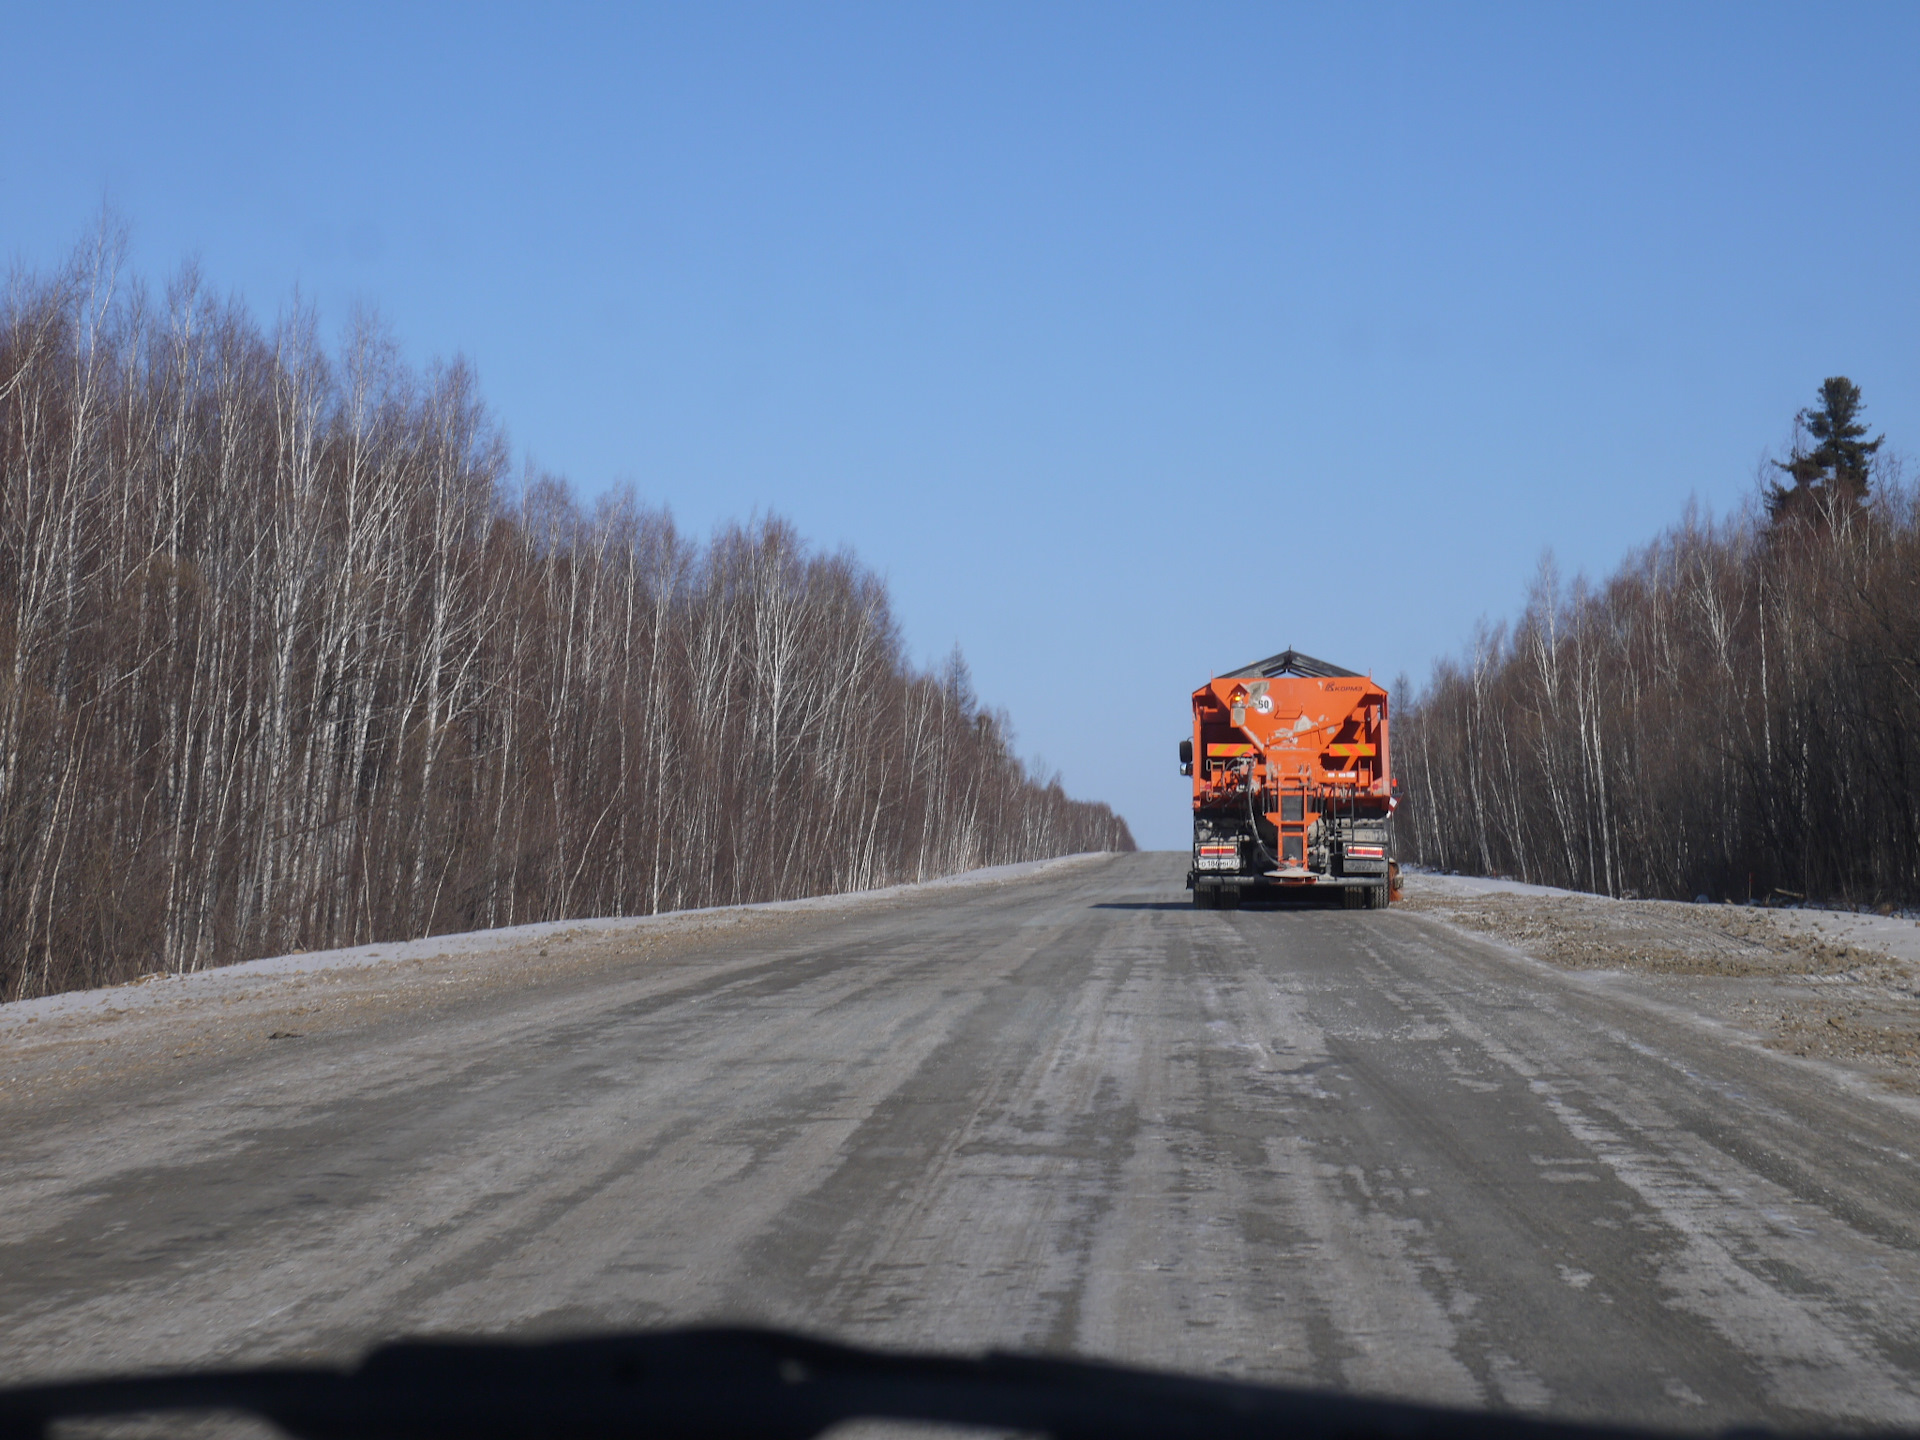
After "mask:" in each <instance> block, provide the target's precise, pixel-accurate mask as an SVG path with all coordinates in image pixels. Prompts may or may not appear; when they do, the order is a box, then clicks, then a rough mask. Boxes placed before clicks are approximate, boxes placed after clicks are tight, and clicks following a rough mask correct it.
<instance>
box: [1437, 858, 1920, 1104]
mask: <svg viewBox="0 0 1920 1440" xmlns="http://www.w3.org/2000/svg"><path fill="white" fill-rule="evenodd" d="M1404 890H1405V896H1404V899H1403V901H1402V902H1400V903H1401V904H1403V905H1404V906H1405V908H1406V909H1408V910H1410V911H1413V912H1416V913H1418V914H1421V915H1425V916H1428V917H1429V918H1432V919H1436V920H1440V921H1443V922H1445V923H1447V924H1449V925H1452V926H1455V927H1458V928H1459V929H1461V930H1465V931H1470V932H1472V933H1474V934H1476V935H1480V936H1485V937H1490V938H1492V939H1494V940H1497V941H1499V942H1501V943H1502V944H1505V945H1507V946H1509V947H1510V948H1512V949H1514V950H1517V951H1519V952H1521V953H1522V954H1525V955H1529V956H1531V957H1533V958H1534V959H1536V960H1540V961H1544V962H1546V963H1547V964H1549V965H1553V966H1557V967H1559V968H1561V969H1564V970H1582V971H1611V972H1616V973H1617V974H1618V975H1619V976H1620V978H1621V982H1622V983H1623V984H1624V985H1625V987H1626V988H1628V989H1631V990H1633V991H1636V992H1638V993H1640V994H1642V995H1643V996H1645V997H1646V998H1648V999H1652V1000H1655V1001H1660V1002H1665V1003H1669V1004H1677V1005H1680V1006H1682V1007H1684V1008H1692V1009H1696V1010H1698V1011H1699V1012H1700V1013H1702V1014H1703V1015H1706V1016H1708V1017H1709V1018H1711V1019H1713V1020H1715V1021H1717V1022H1719V1023H1721V1024H1724V1025H1726V1026H1728V1027H1730V1028H1732V1029H1733V1030H1735V1031H1736V1032H1740V1033H1744V1034H1745V1035H1747V1036H1749V1037H1750V1038H1752V1039H1754V1040H1757V1041H1758V1042H1759V1043H1761V1044H1763V1045H1766V1046H1767V1047H1769V1048H1771V1049H1775V1050H1779V1051H1783V1052H1785V1053H1787V1054H1791V1055H1796V1056H1800V1057H1803V1058H1806V1059H1812V1060H1821V1061H1830V1062H1834V1063H1836V1064H1838V1065H1841V1066H1843V1067H1845V1068H1847V1069H1849V1070H1851V1071H1853V1072H1855V1073H1856V1074H1860V1075H1864V1076H1867V1077H1870V1078H1871V1080H1872V1081H1873V1082H1874V1083H1875V1084H1876V1085H1879V1086H1884V1087H1885V1088H1886V1089H1888V1090H1891V1091H1894V1092H1897V1093H1900V1094H1907V1095H1914V1094H1920V920H1915V919H1912V918H1910V917H1906V916H1899V915H1887V916H1883V915H1872V914H1855V913H1850V912H1846V911H1837V910H1814V909H1803V910H1768V909H1759V908H1754V907H1747V906H1738V905H1687V904H1680V903H1676V902H1673V901H1665V900H1615V899H1610V898H1608V897H1606V896H1603V895H1590V894H1584V893H1580V892H1576V891H1569V890H1559V889H1554V888H1551V887H1547V886H1538V885H1523V884H1519V883H1517V882H1514V881H1507V880H1489V879H1481V878H1478V877H1470V876H1455V875H1431V874H1423V873H1412V874H1409V875H1407V876H1406V877H1405V881H1404Z"/></svg>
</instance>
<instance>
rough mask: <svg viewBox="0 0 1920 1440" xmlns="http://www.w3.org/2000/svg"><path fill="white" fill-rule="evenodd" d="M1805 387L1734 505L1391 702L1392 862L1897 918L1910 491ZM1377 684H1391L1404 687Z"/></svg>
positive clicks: (1909, 662)
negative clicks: (1782, 446)
mask: <svg viewBox="0 0 1920 1440" xmlns="http://www.w3.org/2000/svg"><path fill="white" fill-rule="evenodd" d="M1865 417H1866V405H1865V397H1864V395H1863V392H1862V390H1861V388H1860V387H1859V386H1858V385H1856V384H1855V383H1854V382H1853V381H1852V380H1850V379H1848V378H1847V377H1845V376H1832V377H1829V378H1828V379H1827V380H1826V381H1825V382H1824V383H1823V384H1822V385H1821V386H1820V388H1819V392H1818V395H1817V396H1816V397H1815V403H1813V404H1812V405H1810V406H1808V407H1807V408H1806V409H1804V410H1802V411H1801V412H1799V414H1798V415H1797V416H1796V417H1794V441H1793V443H1792V445H1791V447H1790V451H1789V453H1788V455H1787V456H1786V457H1785V458H1784V459H1780V460H1776V461H1772V462H1770V464H1769V466H1768V469H1767V473H1766V478H1764V479H1763V480H1762V482H1761V483H1760V484H1759V485H1758V486H1757V488H1756V491H1755V493H1754V495H1753V497H1752V500H1751V501H1750V503H1749V504H1748V505H1746V506H1745V507H1744V508H1743V509H1742V510H1741V511H1739V512H1737V513H1735V514H1733V515H1731V516H1728V517H1724V518H1721V519H1712V518H1709V517H1705V516H1703V515H1701V514H1700V513H1699V512H1698V511H1697V510H1695V509H1693V508H1691V507H1689V509H1688V511H1687V513H1686V514H1685V515H1684V516H1683V517H1682V518H1681V519H1680V521H1679V522H1678V523H1677V524H1675V525H1673V526H1671V527H1670V528H1668V529H1667V530H1665V531H1664V532H1662V533H1661V534H1660V535H1659V536H1657V537H1656V538H1655V539H1654V540H1653V541H1652V542H1651V543H1650V544H1648V545H1647V546H1645V547H1644V548H1643V549H1641V550H1639V551H1638V552H1636V553H1635V554H1633V555H1630V556H1629V557H1628V558H1627V559H1626V560H1625V561H1623V562H1622V563H1621V564H1620V565H1619V566H1618V567H1617V568H1616V569H1615V570H1614V572H1613V573H1612V574H1611V575H1609V576H1608V577H1607V578H1606V579H1604V580H1602V581H1600V582H1598V583H1592V582H1589V581H1587V580H1586V579H1584V578H1578V579H1574V580H1572V581H1568V580H1567V579H1566V578H1565V577H1564V576H1562V575H1561V574H1560V573H1559V571H1558V569H1557V567H1556V566H1555V565H1554V563H1553V561H1552V559H1551V557H1550V556H1549V557H1548V558H1546V559H1543V561H1542V563H1541V566H1540V569H1539V572H1538V574H1537V576H1536V577H1535V580H1534V582H1533V584H1532V587H1531V589H1530V591H1529V593H1528V596H1527V599H1526V603H1525V606H1524V608H1523V609H1522V611H1521V612H1520V614H1519V616H1518V618H1517V619H1515V620H1514V621H1512V622H1511V623H1505V622H1502V623H1496V624H1485V623H1483V625H1482V626H1481V628H1480V629H1479V631H1478V633H1477V634H1476V635H1475V636H1474V637H1473V639H1472V640H1471V642H1470V643H1469V645H1468V646H1467V648H1466V650H1465V652H1464V653H1463V654H1460V655H1458V656H1454V657H1450V658H1447V659H1443V660H1441V661H1440V662H1439V663H1438V664H1436V666H1435V668H1434V671H1433V674H1432V677H1431V678H1430V679H1429V680H1428V682H1427V683H1426V684H1425V685H1424V686H1423V687H1421V688H1420V689H1418V690H1417V691H1414V692H1413V693H1411V694H1410V695H1403V696H1402V697H1400V698H1401V699H1402V704H1401V706H1400V709H1399V713H1398V716H1397V723H1396V727H1395V732H1394V746H1395V764H1396V768H1397V769H1398V770H1399V771H1400V773H1401V775H1402V778H1403V791H1404V794H1405V796H1406V801H1405V803H1404V804H1403V806H1402V808H1401V812H1400V815H1401V820H1400V847H1401V853H1402V856H1403V858H1405V859H1408V860H1411V861H1413V862H1415V863H1418V864H1423V865H1428V866H1432V867H1435V868H1438V869H1443V870H1457V871H1460V872H1462V873H1470V874H1480V875H1504V876H1510V877H1512V878H1515V879H1519V880H1525V881H1530V882H1534V883H1539V884H1548V885H1557V886H1564V887H1568V888H1572V889H1580V890H1589V891H1597V892H1599V893H1602V894H1609V895H1642V896H1660V897H1666V898H1670V899H1681V900H1692V899H1699V898H1701V897H1705V898H1707V899H1711V900H1736V901H1744V900H1747V899H1754V900H1766V899H1769V898H1771V899H1776V900H1801V899H1814V900H1820V901H1826V902H1837V903H1843V904H1855V905H1880V906H1889V907H1891V906H1895V905H1912V904H1915V903H1920V487H1917V486H1916V485H1915V484H1914V483H1913V482H1912V481H1911V480H1910V479H1909V478H1908V477H1907V476H1906V473H1905V467H1904V466H1903V464H1902V463H1901V461H1900V460H1899V459H1898V457H1896V456H1894V455H1892V454H1890V453H1883V451H1882V445H1883V443H1884V437H1874V438H1871V439H1869V438H1868V436H1869V433H1870V429H1871V427H1870V426H1868V425H1867V424H1866V419H1865ZM1401 688H1403V689H1404V688H1406V687H1405V686H1404V682H1403V685H1402V687H1401Z"/></svg>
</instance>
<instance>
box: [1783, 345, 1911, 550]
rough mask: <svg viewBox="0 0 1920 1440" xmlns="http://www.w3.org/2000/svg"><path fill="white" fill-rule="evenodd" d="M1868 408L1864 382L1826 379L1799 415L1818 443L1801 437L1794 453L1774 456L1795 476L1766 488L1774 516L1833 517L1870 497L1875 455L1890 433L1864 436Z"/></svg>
mask: <svg viewBox="0 0 1920 1440" xmlns="http://www.w3.org/2000/svg"><path fill="white" fill-rule="evenodd" d="M1863 409H1865V406H1864V405H1863V404H1862V403H1861V400H1860V387H1859V386H1858V385H1856V384H1854V383H1853V381H1851V380H1849V379H1848V378H1847V377H1846V376H1844V375H1833V376H1830V377H1828V378H1827V379H1826V380H1824V381H1822V382H1821V385H1820V404H1819V405H1818V406H1817V407H1816V408H1814V409H1810V410H1802V411H1801V412H1800V413H1799V414H1798V415H1797V416H1795V417H1794V419H1795V424H1796V426H1797V427H1798V429H1799V430H1800V431H1803V432H1805V434H1807V435H1809V436H1811V437H1812V438H1813V439H1814V440H1815V441H1816V442H1818V443H1816V444H1815V445H1814V447H1813V448H1812V449H1811V450H1809V449H1806V448H1804V447H1803V446H1802V445H1801V444H1800V443H1799V440H1798V439H1797V438H1796V440H1795V443H1794V447H1793V454H1792V455H1790V456H1788V457H1787V458H1786V459H1785V460H1776V461H1774V462H1773V463H1774V466H1775V468H1777V469H1780V470H1784V471H1785V472H1786V473H1787V474H1788V475H1789V476H1791V477H1792V478H1793V483H1792V484H1791V485H1782V484H1780V483H1779V482H1778V481H1775V482H1774V483H1773V484H1772V485H1770V486H1769V487H1768V488H1767V514H1768V515H1769V516H1770V517H1771V518H1772V519H1773V520H1775V521H1776V522H1777V521H1781V520H1787V519H1795V518H1805V519H1813V520H1822V521H1830V520H1831V519H1832V518H1833V514H1834V511H1835V509H1836V508H1837V507H1839V506H1842V505H1849V506H1851V505H1860V504H1863V503H1865V501H1866V498H1867V482H1868V478H1869V475H1870V472H1871V471H1872V468H1873V456H1874V453H1875V452H1876V451H1877V450H1879V448H1880V447H1881V446H1882V445H1883V444H1885V443H1886V439H1887V437H1886V436H1885V435H1879V436H1876V437H1875V438H1873V439H1872V440H1865V439H1862V438H1861V437H1862V436H1864V435H1865V434H1866V433H1867V427H1866V425H1865V424H1864V423H1862V421H1861V419H1860V415H1861V411H1862V410H1863Z"/></svg>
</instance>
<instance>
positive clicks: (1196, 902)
mask: <svg viewBox="0 0 1920 1440" xmlns="http://www.w3.org/2000/svg"><path fill="white" fill-rule="evenodd" d="M1219 903H1220V887H1219V886H1218V885H1196V886H1194V887H1193V908H1194V909H1196V910H1211V909H1213V908H1214V906H1216V905H1218V904H1219Z"/></svg>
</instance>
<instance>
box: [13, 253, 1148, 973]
mask: <svg viewBox="0 0 1920 1440" xmlns="http://www.w3.org/2000/svg"><path fill="white" fill-rule="evenodd" d="M123 269H124V242H116V240H115V237H114V236H113V235H112V233H111V232H110V230H107V229H103V232H102V234H101V236H100V238H99V240H98V241H97V242H96V243H94V244H92V245H90V246H87V247H83V248H82V250H81V251H80V252H78V253H76V255H75V257H74V258H73V260H72V261H71V263H69V264H68V265H66V266H65V267H63V268H61V269H59V270H57V271H53V272H48V273H16V274H15V275H14V276H13V277H12V279H11V281H10V283H9V285H8V287H7V290H6V292H5V295H4V298H0V1001H4V1000H16V999H21V998H25V997H29V996H36V995H45V994H49V993H52V992H55V991H61V990H69V989H74V988H81V987H88V986H96V985H103V984H111V983H116V982H120V981H124V980H128V979H132V978H135V977H137V976H139V975H141V974H146V973H155V972H162V973H180V972H184V971H191V970H198V969H201V968H204V967H206V966H211V965H219V964H225V963H229V962H232V961H237V960H244V959H249V958H253V957H256V956H263V955H272V954H278V953H283V952H286V951H290V950H294V949H315V948H321V947H327V946H338V945H349V944H360V943H366V942H373V941H387V940H394V939H407V938H415V937H419V936H425V935H432V934H440V933H447V932H451V931H460V930H470V929H475V928H483V927H491V926H498V925H508V924H515V923H520V922H526V921H536V920H560V919H573V918H581V917H586V916H596V915H611V914H651V913H655V912H659V911H665V910H675V909H684V908H689V907H696V906H704V905H716V904H738V903H745V902H750V901H759V900H773V899H784V898H791V897H797V896H803V895H813V894H821V893H830V892H840V891H851V890H861V889H867V888H872V887H875V886H880V885H886V884H890V883H894V882H899V881H912V880H923V879H929V878H933V877H935V876H941V875H947V874H952V873H955V872H958V871H962V870H968V869H972V868H976V867H979V866H984V865H992V864H998V863H1005V862H1012V861H1021V860H1032V859H1040V858H1046V857H1051V856H1057V855H1062V854H1067V853H1071V852H1076V851H1087V850H1130V849H1132V848H1134V842H1133V837H1132V835H1131V833H1130V832H1129V830H1128V828H1127V824H1126V822H1125V821H1124V820H1123V819H1121V818H1120V817H1119V816H1117V815H1115V814H1114V813H1113V811H1112V810H1111V809H1110V808H1109V807H1108V806H1106V805H1105V804H1100V803H1095V802H1088V801H1081V800H1075V799H1072V798H1070V797H1069V796H1068V795H1067V794H1066V793H1065V791H1064V790H1063V788H1062V785H1061V782H1060V780H1059V778H1058V777H1057V776H1056V775H1052V774H1042V773H1036V772H1035V771H1034V770H1033V769H1031V768H1030V767H1029V766H1028V765H1027V763H1025V762H1024V761H1022V759H1021V758H1020V757H1019V756H1018V755H1017V754H1016V753H1015V752H1014V749H1013V744H1012V734H1011V728H1010V722H1009V720H1008V718H1007V717H1006V716H1005V715H1004V714H1003V713H1001V712H999V711H997V710H995V709H993V708H992V707H990V706H988V705H986V704H985V703H983V702H982V700H981V699H980V697H979V696H978V695H977V694H976V693H975V692H974V689H973V686H972V684H971V681H970V679H969V676H968V672H967V668H966V665H965V662H964V660H963V659H962V658H961V657H960V655H959V653H958V651H957V650H956V651H955V652H954V654H953V655H952V657H951V658H950V659H949V660H948V662H947V663H946V664H945V665H943V666H941V667H938V668H937V669H933V670H927V669H922V668H919V667H917V666H915V665H914V664H913V663H911V662H910V661H909V659H908V658H907V653H906V647H905V646H904V644H903V642H902V638H901V635H900V631H899V627H898V625H897V624H896V622H895V619H894V617H893V614H892V611H891V608H890V604H889V598H888V593H887V587H886V584H885V583H884V581H883V580H882V579H881V578H880V577H879V576H878V575H876V574H875V573H874V572H873V571H872V570H870V569H868V568H867V567H866V566H865V565H863V564H862V563H861V562H860V561H859V560H858V559H857V558H855V557H854V556H853V555H852V554H850V553H846V552H840V553H834V554H825V553H821V552H819V551H818V550H816V549H814V548H812V547H811V546H809V545H808V544H807V543H806V542H805V541H804V540H803V539H802V537H801V536H800V535H799V534H798V533H797V532H796V531H795V529H794V528H793V526H792V525H791V524H789V523H788V522H786V521H784V520H782V519H779V518H777V517H764V518H760V519H756V520H754V521H752V522H751V523H742V524H734V525H729V526H726V527H723V528H722V529H721V530H720V531H719V532H718V533H716V534H714V535H713V536H712V537H711V538H710V539H709V540H707V541H705V542H698V541H695V540H691V539H689V538H688V537H686V536H685V535H683V534H681V533H680V532H679V531H678V530H677V529H676V527H675V525H674V523H673V521H672V519H671V517H670V516H669V515H668V514H667V513H666V512H665V511H663V510H659V509H653V508H649V507H648V506H647V505H645V504H644V503H642V502H641V501H640V500H639V499H637V498H636V497H635V495H634V494H633V493H632V492H631V491H624V492H615V493H612V494H609V495H606V496H604V497H602V498H601V499H599V500H598V501H596V502H595V503H594V504H592V505H591V506H583V505H582V504H581V503H580V502H579V501H578V500H576V498H575V497H574V495H573V494H572V492H571V491H570V490H569V489H568V488H567V486H566V485H565V484H564V483H563V482H562V481H560V480H559V479H557V478H555V477H553V476H550V475H545V474H541V473H537V472H535V473H522V474H521V475H520V476H519V477H517V478H514V477H513V476H512V469H511V466H510V462H509V457H508V454H507V451H506V446H505V443H504V441H503V440H502V438H501V435H500V431H499V429H498V427H497V426H496V425H495V423H494V421H493V420H492V418H491V416H490V414H489V412H488V410H487V408H486V406H485V404H484V402H483V401H482V399H481V397H480V396H479V394H478V390H477V386H476V384H475V381H474V378H473V376H472V374H471V372H470V371H469V370H468V369H467V368H466V366H465V365H463V364H461V363H459V362H454V363H450V364H444V365H436V366H432V367H430V368H427V369H425V370H416V369H413V368H410V367H409V366H407V365H406V364H404V363H402V362H401V360H400V359H399V358H398V354H397V347H396V346H395V344H394V343H393V341H392V339H391V338H390V337H389V336H388V335H387V334H386V333H385V332H384V331H383V330H382V329H381V328H380V327H379V326H378V325H377V324H376V323H374V322H373V321H371V320H370V319H368V318H366V317H359V318H356V319H355V320H354V321H353V322H352V323H351V324H350V325H349V327H348V329H347V332H346V337H345V339H344V341H343V342H342V343H341V344H340V345H339V346H338V347H336V348H335V349H333V350H329V349H328V348H327V347H325V346H324V345H323V344H322V343H321V341H320V339H319V337H318V334H317V324H316V320H315V317H314V315H313V314H312V313H311V312H310V311H306V310H300V309H295V310H294V311H293V312H292V313H290V314H288V315H286V316H285V317H284V318H282V319H281V320H280V321H279V323H277V324H276V325H275V326H274V327H273V328H271V329H270V330H269V329H264V328H263V327H262V326H261V325H260V324H259V323H258V321H256V320H255V318H254V317H253V316H252V314H251V313H250V312H249V311H248V309H247V308H246V307H245V306H244V305H243V304H241V303H238V302H235V301H231V300H223V299H220V298H218V297H216V296H215V295H214V294H212V293H211V291H210V290H209V288H208V287H207V285H206V284H205V283H204V282H203V281H202V280H201V278H200V277H199V276H198V275H197V274H195V273H194V272H193V271H192V270H190V269H189V270H185V271H183V272H181V274H180V275H179V276H178V277H177V278H176V279H175V280H174V281H173V282H172V283H171V284H169V285H168V286H167V287H166V288H165V289H164V291H160V292H156V291H154V290H152V289H150V288H149V287H147V286H146V285H144V284H142V283H140V282H138V281H137V280H135V279H133V278H131V277H129V276H127V275H125V274H124V273H123Z"/></svg>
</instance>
